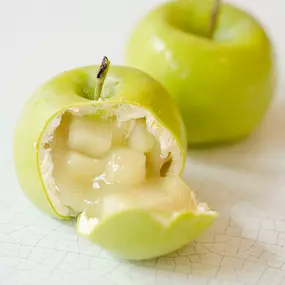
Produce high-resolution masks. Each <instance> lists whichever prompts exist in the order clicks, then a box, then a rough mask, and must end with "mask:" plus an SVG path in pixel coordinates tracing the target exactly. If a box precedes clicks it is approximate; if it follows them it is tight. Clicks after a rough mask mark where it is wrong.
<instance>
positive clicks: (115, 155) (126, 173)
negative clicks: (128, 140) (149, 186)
mask: <svg viewBox="0 0 285 285" xmlns="http://www.w3.org/2000/svg"><path fill="white" fill-rule="evenodd" d="M108 161H109V162H108V164H107V166H106V169H105V179H106V181H107V182H108V183H123V184H138V183H141V182H143V181H144V179H145V162H146V157H145V155H144V154H143V153H142V152H140V151H138V150H135V149H128V148H115V149H114V150H113V151H112V153H111V155H110V158H109V159H108Z"/></svg>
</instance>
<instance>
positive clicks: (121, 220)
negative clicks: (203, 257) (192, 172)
mask: <svg viewBox="0 0 285 285" xmlns="http://www.w3.org/2000/svg"><path fill="white" fill-rule="evenodd" d="M122 110H123V111H122ZM181 156H182V154H181V151H180V149H179V147H178V146H177V145H176V142H175V139H174V138H173V137H172V135H171V134H170V133H169V132H168V131H167V130H166V129H165V128H163V126H162V125H160V124H159V123H158V122H157V121H156V120H155V119H154V118H153V117H152V116H151V115H150V114H149V113H148V112H147V111H145V110H140V109H139V108H138V107H133V106H128V105H111V104H110V105H108V104H107V105H105V106H104V107H103V106H102V107H101V108H99V107H97V108H94V107H90V106H89V107H81V108H80V107H76V108H73V109H72V108H71V109H69V110H65V111H64V112H62V113H61V114H60V115H59V116H58V117H56V118H54V119H53V120H52V121H51V122H50V123H49V125H48V126H47V129H46V131H45V132H44V134H43V137H42V139H41V142H40V152H39V165H40V170H41V174H42V179H43V183H44V185H45V189H46V192H47V194H48V196H49V198H50V201H51V203H52V204H53V207H54V208H55V210H56V212H57V213H58V214H59V215H62V216H67V215H69V216H73V217H78V222H77V231H78V233H79V234H81V235H84V236H86V237H88V238H89V239H91V240H92V241H93V242H95V243H97V244H99V245H101V246H103V247H104V248H106V249H108V250H110V251H112V252H113V253H115V254H118V255H119V256H121V257H124V258H131V259H144V258H150V257H154V256H157V255H161V254H165V253H167V252H169V251H172V250H175V249H177V248H179V247H180V246H181V245H183V244H185V242H186V241H188V242H189V237H190V236H192V235H193V234H194V233H197V232H198V231H199V230H203V229H204V227H205V226H207V225H208V223H209V221H211V220H212V219H214V217H215V213H214V212H211V211H209V210H208V208H207V205H203V204H199V203H198V202H197V201H196V198H195V195H194V193H193V192H192V191H191V190H190V189H189V187H188V186H187V185H186V184H185V183H184V182H183V181H182V180H181V178H180V177H179V173H180V166H181V159H182V157H181ZM181 215H182V217H180V216H181ZM208 216H209V217H208ZM183 217H184V218H183ZM203 217H207V218H206V219H204V218H203ZM184 219H185V220H184ZM200 220H201V221H202V224H203V226H200V224H201V221H200ZM114 221H115V222H114ZM203 221H204V222H203ZM193 223H194V225H195V227H194V229H193V228H189V229H188V233H186V232H185V233H182V232H181V233H179V234H178V233H177V232H176V230H177V228H178V229H179V231H181V230H182V229H183V227H186V225H188V226H190V225H191V227H192V225H193ZM138 227H139V228H140V230H139V229H138ZM154 227H155V229H154ZM196 227H198V228H197V229H196ZM142 229H143V231H144V232H145V235H144V236H141V234H142V233H143V232H142V231H141V230H142ZM153 229H154V230H155V231H153ZM108 231H110V233H108ZM114 231H116V233H117V236H116V237H114V236H113V232H114ZM125 231H127V232H125ZM164 231H165V233H163V234H162V232H164ZM172 231H174V232H175V233H174V235H175V236H177V237H178V236H181V234H182V236H183V235H185V236H183V238H181V239H178V240H177V237H176V238H175V239H174V240H172V238H174V237H173V236H172V235H173V233H171V232H172ZM105 235H106V236H105ZM120 235H121V237H120V238H119V236H120ZM133 235H134V236H133ZM109 237H110V238H111V240H113V243H111V244H109V242H111V240H109V241H108V238H109ZM138 237H139V239H138ZM140 239H145V240H146V244H145V245H144V244H143V243H142V244H141V241H140ZM163 240H168V241H167V242H166V244H167V247H165V245H163V244H161V243H164V242H165V241H163ZM184 240H185V242H184ZM107 241H108V243H105V242H107ZM119 241H120V242H119ZM118 242H119V243H118ZM138 242H139V243H138ZM121 243H122V244H121ZM173 243H175V244H176V246H174V245H173ZM128 244H129V245H130V244H133V246H132V247H131V248H132V250H131V252H130V251H128V250H127V251H126V247H125V246H127V245H128ZM124 245H125V246H124Z"/></svg>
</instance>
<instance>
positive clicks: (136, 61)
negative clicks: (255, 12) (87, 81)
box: [125, 0, 275, 145]
mask: <svg viewBox="0 0 285 285" xmlns="http://www.w3.org/2000/svg"><path fill="white" fill-rule="evenodd" d="M215 4H217V3H216V2H215V0H214V1H212V0H178V1H171V2H166V3H163V4H161V5H159V6H158V7H157V8H155V9H153V10H152V11H150V12H149V13H148V14H147V15H146V16H145V17H144V18H143V19H141V21H140V22H139V23H138V24H137V26H136V27H135V28H134V31H133V33H132V35H131V36H130V39H129V41H128V43H127V46H126V53H125V62H126V64H127V65H129V66H132V67H136V68H139V69H141V70H143V71H145V72H147V73H148V74H150V75H151V76H152V77H154V78H155V79H157V80H158V81H160V82H161V83H162V84H163V85H164V86H165V87H166V89H167V90H168V91H169V93H170V94H171V95H172V96H173V98H174V99H175V102H176V104H177V105H178V107H179V109H180V110H181V113H182V117H183V120H184V122H185V125H186V128H187V134H188V143H189V144H191V145H204V144H206V145H207V144H216V143H225V142H230V141H235V140H239V139H242V138H244V137H246V136H248V135H249V134H250V133H251V132H252V131H253V130H254V129H255V128H256V127H257V126H258V125H259V123H260V122H261V120H262V118H263V116H264V114H265V112H266V111H267V109H268V108H269V106H270V102H271V101H272V97H273V94H274V87H275V67H274V57H273V51H272V47H271V42H270V40H269V38H268V36H267V34H266V32H265V31H264V29H263V28H262V26H261V25H260V24H259V22H258V21H257V20H256V19H254V18H253V17H252V16H251V15H250V14H248V13H246V12H245V11H242V10H240V9H238V8H236V7H234V6H232V5H230V4H222V5H221V6H220V7H219V9H217V7H216V6H215ZM212 9H215V12H216V15H215V16H216V17H214V20H215V22H213V17H212V16H213V12H212ZM209 25H210V26H209ZM211 27H212V29H210V28H211ZM209 32H210V33H209Z"/></svg>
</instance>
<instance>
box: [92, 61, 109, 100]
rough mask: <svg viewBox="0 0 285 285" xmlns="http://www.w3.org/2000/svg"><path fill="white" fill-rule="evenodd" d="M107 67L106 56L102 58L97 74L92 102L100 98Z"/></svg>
mask: <svg viewBox="0 0 285 285" xmlns="http://www.w3.org/2000/svg"><path fill="white" fill-rule="evenodd" d="M109 66H110V60H109V59H108V58H107V57H106V56H104V57H103V60H102V63H101V65H100V67H99V71H98V73H97V77H96V83H95V91H94V98H93V100H98V99H99V98H100V96H101V93H102V88H103V84H104V81H105V79H106V76H107V73H108V70H109Z"/></svg>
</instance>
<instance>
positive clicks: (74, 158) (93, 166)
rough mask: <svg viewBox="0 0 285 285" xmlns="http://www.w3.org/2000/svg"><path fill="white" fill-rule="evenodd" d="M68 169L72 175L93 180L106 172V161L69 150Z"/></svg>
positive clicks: (67, 156)
mask: <svg viewBox="0 0 285 285" xmlns="http://www.w3.org/2000/svg"><path fill="white" fill-rule="evenodd" d="M65 159H66V169H65V171H67V172H69V173H70V175H71V176H72V177H78V178H80V180H90V181H92V180H93V179H94V178H95V177H97V176H98V175H100V174H102V173H103V172H104V162H103V161H101V160H98V159H96V158H90V157H89V156H86V155H84V154H81V153H79V152H76V151H68V152H67V155H66V158H65Z"/></svg>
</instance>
